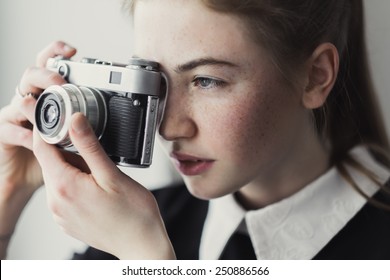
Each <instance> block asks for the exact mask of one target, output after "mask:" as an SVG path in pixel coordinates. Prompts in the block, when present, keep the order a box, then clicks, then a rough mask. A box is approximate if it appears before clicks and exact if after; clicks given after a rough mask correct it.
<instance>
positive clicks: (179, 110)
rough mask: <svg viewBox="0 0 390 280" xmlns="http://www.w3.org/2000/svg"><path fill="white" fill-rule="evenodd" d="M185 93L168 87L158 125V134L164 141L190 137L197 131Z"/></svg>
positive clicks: (188, 99)
mask: <svg viewBox="0 0 390 280" xmlns="http://www.w3.org/2000/svg"><path fill="white" fill-rule="evenodd" d="M191 103H192V102H191V100H190V98H189V97H188V95H187V94H185V93H182V92H180V91H178V90H174V89H173V88H171V89H170V91H169V94H168V97H167V100H166V104H165V110H164V116H163V119H162V121H161V124H160V127H159V134H160V135H161V137H162V138H163V139H164V140H166V141H175V140H179V139H190V138H192V137H194V136H195V135H196V133H197V126H196V123H195V121H194V118H193V108H192V106H191Z"/></svg>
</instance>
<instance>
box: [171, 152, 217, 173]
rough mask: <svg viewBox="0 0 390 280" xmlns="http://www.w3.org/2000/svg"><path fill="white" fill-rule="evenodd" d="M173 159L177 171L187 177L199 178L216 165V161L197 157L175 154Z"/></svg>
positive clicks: (172, 154)
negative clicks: (198, 176)
mask: <svg viewBox="0 0 390 280" xmlns="http://www.w3.org/2000/svg"><path fill="white" fill-rule="evenodd" d="M171 157H172V158H173V159H174V162H175V165H176V167H177V169H178V170H179V171H180V172H181V173H182V174H183V175H186V176H197V175H201V174H203V173H205V172H206V171H208V170H209V169H210V168H211V167H212V166H213V164H214V162H215V161H214V160H211V159H205V158H200V157H197V156H192V155H187V154H183V153H178V152H173V153H171Z"/></svg>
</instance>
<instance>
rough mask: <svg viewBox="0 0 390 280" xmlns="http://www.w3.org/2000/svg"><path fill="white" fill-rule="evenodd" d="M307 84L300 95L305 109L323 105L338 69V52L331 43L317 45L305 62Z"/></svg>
mask: <svg viewBox="0 0 390 280" xmlns="http://www.w3.org/2000/svg"><path fill="white" fill-rule="evenodd" d="M306 69H307V74H308V75H307V77H308V79H307V85H306V87H305V91H304V94H303V96H302V102H303V105H304V106H305V107H306V108H307V109H316V108H319V107H321V106H322V105H324V103H325V101H326V98H327V97H328V95H329V93H330V92H331V90H332V88H333V86H334V84H335V82H336V78H337V73H338V70H339V54H338V51H337V49H336V47H335V46H334V45H333V44H331V43H323V44H321V45H319V46H318V47H317V48H316V49H315V50H314V52H313V53H312V55H311V57H310V58H309V60H308V64H307V68H306Z"/></svg>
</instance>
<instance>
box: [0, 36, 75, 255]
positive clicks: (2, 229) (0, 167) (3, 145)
mask: <svg viewBox="0 0 390 280" xmlns="http://www.w3.org/2000/svg"><path fill="white" fill-rule="evenodd" d="M75 52H76V50H75V49H74V48H71V47H68V46H67V45H66V44H65V43H63V42H55V43H53V44H51V45H50V46H48V47H47V48H45V49H44V50H43V51H42V52H41V53H40V54H39V55H38V58H37V63H36V66H35V67H31V68H29V69H27V70H26V71H25V73H24V75H23V76H22V78H21V81H20V84H19V85H18V91H20V92H21V93H24V94H26V93H34V94H35V95H39V94H40V92H42V90H43V89H44V88H46V87H48V86H50V85H52V84H63V83H65V81H64V80H63V79H62V77H61V76H59V75H58V74H56V73H54V72H52V71H49V70H47V69H45V68H44V66H45V64H46V60H47V59H48V58H49V57H52V56H56V55H63V56H66V57H70V56H72V55H74V54H75ZM35 103H36V100H35V99H34V98H33V97H32V96H26V97H25V98H22V97H21V96H19V95H18V94H16V95H15V96H14V97H13V99H12V101H11V103H10V104H9V105H8V106H6V107H4V108H2V109H1V110H0V131H1V133H0V235H1V236H2V237H5V236H8V237H11V235H12V233H13V231H14V227H15V225H16V223H17V220H18V218H19V216H20V213H21V211H22V210H23V208H24V206H25V205H26V204H27V202H28V200H29V199H30V197H31V196H32V194H33V193H34V191H35V190H36V189H37V188H39V187H40V186H41V185H42V183H43V178H42V172H41V168H40V166H39V164H38V162H37V160H36V158H35V156H34V154H33V153H32V147H33V133H32V125H33V124H34V107H35ZM3 239H4V240H5V238H2V240H3ZM3 249H4V248H2V249H1V250H0V254H1V256H2V257H4V255H5V253H4V250H3Z"/></svg>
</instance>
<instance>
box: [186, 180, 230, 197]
mask: <svg viewBox="0 0 390 280" xmlns="http://www.w3.org/2000/svg"><path fill="white" fill-rule="evenodd" d="M184 181H185V184H186V186H187V189H188V191H189V192H190V194H191V195H193V196H194V197H196V198H198V199H202V200H210V199H214V198H218V197H222V196H225V195H227V194H229V193H230V192H227V191H226V190H223V189H221V188H217V187H216V185H215V184H212V183H211V184H210V183H204V184H200V183H199V182H197V183H194V182H191V180H188V179H185V180H184Z"/></svg>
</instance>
